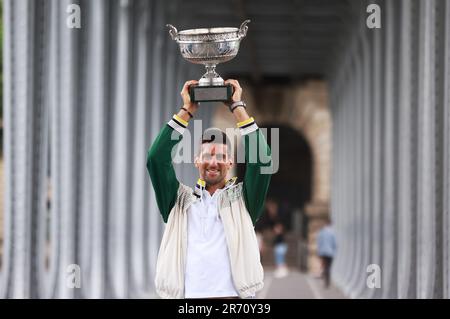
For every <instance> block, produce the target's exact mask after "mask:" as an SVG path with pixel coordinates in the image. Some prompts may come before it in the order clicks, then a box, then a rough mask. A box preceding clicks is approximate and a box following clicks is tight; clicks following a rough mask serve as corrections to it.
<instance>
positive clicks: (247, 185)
mask: <svg viewBox="0 0 450 319" xmlns="http://www.w3.org/2000/svg"><path fill="white" fill-rule="evenodd" d="M225 83H229V84H231V85H233V87H234V94H233V101H240V100H241V94H242V88H241V87H240V85H239V83H238V82H237V81H236V80H227V81H225ZM232 107H233V105H232ZM232 112H233V115H234V117H235V119H236V122H237V126H238V127H239V131H240V132H241V135H242V136H243V137H244V145H245V163H246V168H245V176H244V199H245V205H246V207H247V210H248V211H249V213H250V216H251V218H252V221H253V224H255V223H256V221H257V220H258V218H259V217H260V216H261V213H262V211H263V206H264V201H265V198H266V195H267V190H268V189H269V184H270V178H271V176H272V175H271V174H268V173H267V172H264V171H263V170H264V168H265V167H270V166H271V164H272V158H271V151H270V148H269V145H267V142H266V139H265V138H264V135H263V134H262V132H261V130H260V129H259V128H258V125H256V123H255V121H254V119H253V118H252V117H250V116H249V115H248V113H247V111H246V109H245V108H244V107H236V108H234V109H233V111H232ZM251 144H252V145H251ZM260 154H264V155H267V156H265V158H264V161H263V160H262V158H261V155H260ZM266 170H267V168H266ZM264 173H265V174H264Z"/></svg>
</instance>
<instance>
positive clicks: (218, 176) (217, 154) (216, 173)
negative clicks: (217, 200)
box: [195, 143, 233, 185]
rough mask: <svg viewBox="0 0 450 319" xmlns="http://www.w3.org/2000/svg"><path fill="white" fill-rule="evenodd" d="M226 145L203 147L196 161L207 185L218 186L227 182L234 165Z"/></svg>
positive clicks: (206, 144)
mask: <svg viewBox="0 0 450 319" xmlns="http://www.w3.org/2000/svg"><path fill="white" fill-rule="evenodd" d="M227 148H228V146H227V145H225V144H215V143H205V144H202V145H201V150H200V154H199V156H198V157H197V158H196V159H195V166H196V167H197V168H198V171H199V173H200V178H202V179H203V180H204V181H205V182H206V184H207V185H216V184H219V183H221V182H224V181H225V178H226V177H227V173H228V170H229V169H230V168H231V166H232V165H233V161H232V159H231V157H230V156H229V155H228V152H227V151H228V149H227Z"/></svg>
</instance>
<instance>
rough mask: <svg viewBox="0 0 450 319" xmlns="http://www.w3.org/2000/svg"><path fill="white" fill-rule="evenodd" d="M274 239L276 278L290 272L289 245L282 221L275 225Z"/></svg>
mask: <svg viewBox="0 0 450 319" xmlns="http://www.w3.org/2000/svg"><path fill="white" fill-rule="evenodd" d="M273 232H274V239H273V247H274V249H273V254H274V258H275V265H276V269H275V273H274V276H275V277H276V278H283V277H286V276H287V275H288V273H289V270H288V267H287V265H286V253H287V250H288V245H287V243H286V238H285V234H284V225H283V223H281V222H277V223H276V224H275V226H274V227H273Z"/></svg>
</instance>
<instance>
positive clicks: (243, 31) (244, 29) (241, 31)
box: [175, 20, 250, 39]
mask: <svg viewBox="0 0 450 319" xmlns="http://www.w3.org/2000/svg"><path fill="white" fill-rule="evenodd" d="M249 23H250V20H245V21H244V22H242V24H241V26H240V27H239V32H238V35H239V39H242V38H243V37H245V36H246V35H247V30H248V26H247V24H249ZM175 30H176V29H175Z"/></svg>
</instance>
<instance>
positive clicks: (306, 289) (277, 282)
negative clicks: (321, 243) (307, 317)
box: [257, 269, 347, 299]
mask: <svg viewBox="0 0 450 319" xmlns="http://www.w3.org/2000/svg"><path fill="white" fill-rule="evenodd" d="M264 277H265V279H264V288H263V289H262V290H261V291H260V292H259V293H258V295H257V298H258V299H259V298H260V299H346V298H347V297H346V296H345V295H344V294H343V293H342V292H341V291H340V290H339V289H338V288H336V287H334V286H333V285H331V286H330V288H329V289H325V288H324V285H323V281H322V280H321V279H319V278H314V277H312V276H311V275H308V274H305V273H301V272H298V271H295V270H294V271H292V270H291V271H290V273H289V275H287V276H286V277H284V278H275V277H274V275H273V270H272V269H265V270H264Z"/></svg>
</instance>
